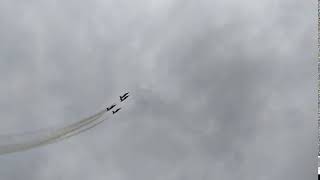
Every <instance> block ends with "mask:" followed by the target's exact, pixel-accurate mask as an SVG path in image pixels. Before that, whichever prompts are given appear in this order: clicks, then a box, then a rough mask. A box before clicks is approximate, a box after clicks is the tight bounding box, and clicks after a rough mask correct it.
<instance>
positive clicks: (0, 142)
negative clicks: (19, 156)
mask: <svg viewBox="0 0 320 180" xmlns="http://www.w3.org/2000/svg"><path fill="white" fill-rule="evenodd" d="M106 112H107V110H106V109H104V110H102V111H100V112H98V113H96V114H94V115H92V116H90V117H88V118H85V119H83V120H80V121H78V122H75V123H73V124H70V125H67V126H64V127H61V128H51V129H46V130H38V131H34V132H29V133H23V134H17V135H2V136H0V155H1V154H6V153H13V152H18V151H23V150H27V149H31V148H34V147H38V146H42V145H47V144H51V143H54V142H57V141H60V140H63V139H66V138H69V137H71V136H74V135H77V134H79V133H81V132H84V131H86V130H89V129H91V128H93V127H95V126H96V125H98V124H100V123H102V122H103V121H104V120H105V119H102V116H103V115H104V114H105V113H106Z"/></svg>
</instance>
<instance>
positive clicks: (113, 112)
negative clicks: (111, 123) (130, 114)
mask: <svg viewBox="0 0 320 180" xmlns="http://www.w3.org/2000/svg"><path fill="white" fill-rule="evenodd" d="M120 109H121V108H118V109H116V110H115V111H112V114H115V113H117V112H118V111H119V110H120Z"/></svg>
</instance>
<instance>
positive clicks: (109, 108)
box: [107, 104, 116, 111]
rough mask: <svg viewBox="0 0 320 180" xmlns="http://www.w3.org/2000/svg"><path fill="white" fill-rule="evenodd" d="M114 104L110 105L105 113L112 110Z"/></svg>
mask: <svg viewBox="0 0 320 180" xmlns="http://www.w3.org/2000/svg"><path fill="white" fill-rule="evenodd" d="M115 106H116V104H112V105H111V106H110V107H107V111H110V110H111V109H112V108H114V107H115Z"/></svg>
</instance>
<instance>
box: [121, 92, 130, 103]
mask: <svg viewBox="0 0 320 180" xmlns="http://www.w3.org/2000/svg"><path fill="white" fill-rule="evenodd" d="M128 94H129V92H127V93H125V94H124V95H122V96H120V101H121V102H123V101H124V100H125V99H127V98H128V97H129V95H128Z"/></svg>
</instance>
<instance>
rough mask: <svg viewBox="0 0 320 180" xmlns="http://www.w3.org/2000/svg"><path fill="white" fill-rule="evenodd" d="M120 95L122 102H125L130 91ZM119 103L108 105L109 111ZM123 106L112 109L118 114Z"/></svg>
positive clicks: (113, 112)
mask: <svg viewBox="0 0 320 180" xmlns="http://www.w3.org/2000/svg"><path fill="white" fill-rule="evenodd" d="M119 97H120V102H123V101H124V100H126V99H127V98H128V97H129V92H127V93H125V94H123V95H122V96H119ZM116 105H117V104H112V105H111V106H109V107H107V111H110V110H112V109H113V108H114V107H116ZM120 109H121V108H118V109H116V110H114V111H112V114H116V113H117V112H118V111H120Z"/></svg>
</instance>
